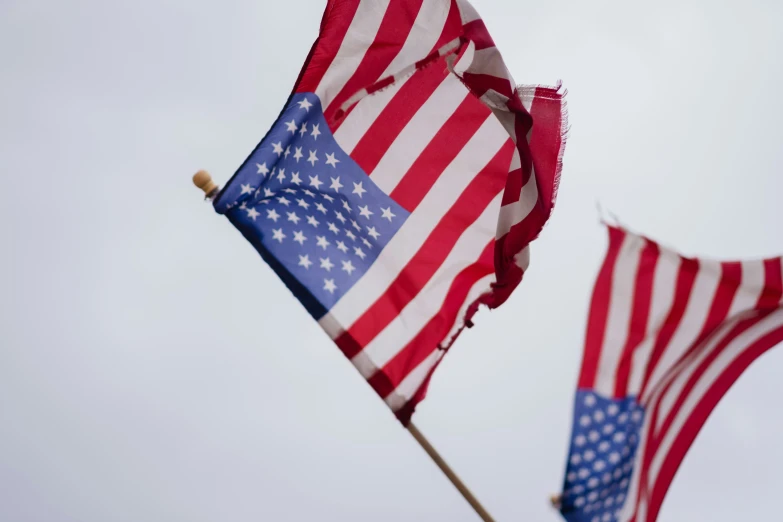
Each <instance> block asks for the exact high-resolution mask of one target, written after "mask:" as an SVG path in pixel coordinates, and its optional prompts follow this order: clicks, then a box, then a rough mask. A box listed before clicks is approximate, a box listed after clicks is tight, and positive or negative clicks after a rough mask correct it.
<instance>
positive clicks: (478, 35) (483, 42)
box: [462, 19, 495, 51]
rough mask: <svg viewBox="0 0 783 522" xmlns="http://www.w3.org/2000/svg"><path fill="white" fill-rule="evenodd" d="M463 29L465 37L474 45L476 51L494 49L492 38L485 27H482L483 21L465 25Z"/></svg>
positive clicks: (474, 21) (479, 20)
mask: <svg viewBox="0 0 783 522" xmlns="http://www.w3.org/2000/svg"><path fill="white" fill-rule="evenodd" d="M462 27H463V31H464V32H465V36H466V37H467V38H468V39H470V40H472V41H473V43H474V44H475V45H476V50H477V51H480V50H481V49H487V48H489V47H495V42H493V41H492V37H491V36H490V35H489V31H488V30H487V26H486V25H484V21H483V20H481V19H478V20H473V21H472V22H468V23H466V24H465V25H464V26H462Z"/></svg>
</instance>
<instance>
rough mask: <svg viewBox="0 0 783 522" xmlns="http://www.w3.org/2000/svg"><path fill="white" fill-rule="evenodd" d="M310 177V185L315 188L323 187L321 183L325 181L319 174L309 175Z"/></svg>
mask: <svg viewBox="0 0 783 522" xmlns="http://www.w3.org/2000/svg"><path fill="white" fill-rule="evenodd" d="M308 177H309V178H310V186H311V187H315V190H318V189H319V188H320V187H321V185H323V184H324V182H323V181H321V180H320V179H318V174H316V175H315V176H308Z"/></svg>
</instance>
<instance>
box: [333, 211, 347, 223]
mask: <svg viewBox="0 0 783 522" xmlns="http://www.w3.org/2000/svg"><path fill="white" fill-rule="evenodd" d="M334 213H335V214H336V215H337V219H339V220H340V223H345V218H344V217H343V215H342V214H341V213H340V212H337V211H336V210H335V211H334Z"/></svg>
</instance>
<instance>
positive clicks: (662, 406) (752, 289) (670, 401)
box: [655, 264, 764, 435]
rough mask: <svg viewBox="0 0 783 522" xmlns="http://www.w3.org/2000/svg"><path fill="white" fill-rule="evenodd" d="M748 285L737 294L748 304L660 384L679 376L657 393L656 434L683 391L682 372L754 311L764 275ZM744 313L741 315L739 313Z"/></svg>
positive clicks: (693, 364)
mask: <svg viewBox="0 0 783 522" xmlns="http://www.w3.org/2000/svg"><path fill="white" fill-rule="evenodd" d="M763 268H764V266H763V264H761V269H762V271H763ZM747 283H748V287H745V286H744V284H743V286H741V287H740V288H739V289H738V290H739V291H738V292H737V294H739V293H740V291H742V293H743V294H745V297H744V298H743V299H742V301H743V302H744V303H745V304H746V305H747V306H745V308H743V309H737V311H736V312H735V313H733V314H731V313H730V314H729V316H728V317H727V318H726V319H725V320H724V321H723V322H722V323H721V324H720V326H719V328H718V329H717V330H715V332H714V333H713V334H712V335H711V336H710V337H708V338H707V339H706V341H705V342H703V343H701V345H700V346H698V347H697V348H696V349H695V350H694V351H693V353H692V354H691V355H690V356H689V357H687V358H685V359H681V360H679V361H678V362H677V365H676V366H675V367H674V368H673V369H672V370H671V371H670V372H668V376H667V378H666V379H665V380H664V381H663V382H662V383H661V384H660V385H659V388H660V389H661V390H663V389H664V388H665V387H666V386H668V383H669V382H670V381H673V380H674V379H675V378H677V379H678V380H677V381H674V382H673V384H672V385H671V386H668V390H667V391H666V394H665V395H664V396H663V397H661V396H660V394H656V399H655V400H656V402H657V403H659V406H658V410H659V412H660V413H659V415H658V422H657V424H656V426H655V430H656V435H657V432H658V430H660V428H661V425H662V424H663V422H664V420H665V419H666V416H667V415H668V414H669V412H670V411H671V409H672V407H673V406H674V403H675V401H676V400H677V397H678V396H679V395H680V393H682V389H683V387H684V386H685V384H686V382H687V381H686V380H683V379H679V376H680V375H681V374H682V372H683V371H685V370H686V369H687V368H690V371H691V373H692V372H694V371H696V368H698V367H699V365H700V364H701V363H702V361H704V359H705V358H706V357H707V356H708V355H709V354H710V353H711V352H712V351H713V350H714V349H715V346H716V345H717V344H718V343H719V342H720V341H721V339H723V338H724V337H725V336H726V334H727V333H728V332H729V330H730V329H731V328H733V327H734V326H735V325H736V324H737V323H738V322H739V321H740V320H742V318H744V317H747V316H748V314H750V313H752V312H751V310H753V308H754V307H755V305H756V302H757V301H758V299H759V297H760V296H761V292H762V291H763V283H764V282H763V277H762V282H761V284H760V285H756V284H755V281H753V280H752V279H751V280H749V281H747ZM740 313H741V314H742V315H741V316H740V315H739V314H740Z"/></svg>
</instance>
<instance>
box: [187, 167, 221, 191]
mask: <svg viewBox="0 0 783 522" xmlns="http://www.w3.org/2000/svg"><path fill="white" fill-rule="evenodd" d="M193 184H194V185H196V186H197V187H198V188H200V189H201V190H203V191H204V195H205V196H206V197H211V196H213V195H214V194H215V193H216V192H217V190H218V186H217V185H216V184H215V182H214V181H212V176H210V174H209V172H207V171H206V170H199V171H198V172H196V173H195V174H193Z"/></svg>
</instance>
